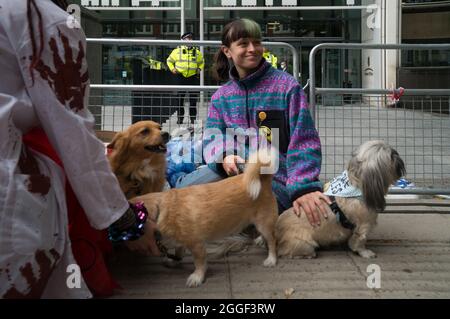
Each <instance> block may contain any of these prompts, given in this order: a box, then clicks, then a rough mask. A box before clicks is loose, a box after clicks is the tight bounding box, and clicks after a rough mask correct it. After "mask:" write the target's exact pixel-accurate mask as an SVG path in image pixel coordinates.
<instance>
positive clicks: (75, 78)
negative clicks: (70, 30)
mask: <svg viewBox="0 0 450 319" xmlns="http://www.w3.org/2000/svg"><path fill="white" fill-rule="evenodd" d="M58 35H59V38H60V41H61V42H62V44H63V47H64V59H65V61H63V60H62V59H61V57H60V55H59V49H58V45H57V40H55V38H53V37H52V38H50V41H49V45H50V49H51V50H52V52H53V64H54V67H55V70H52V69H51V67H50V66H48V65H46V64H45V63H44V61H43V60H42V59H40V60H39V61H38V63H37V64H36V67H35V69H36V70H37V71H38V72H39V74H40V75H41V77H42V78H43V79H44V80H46V81H47V82H48V84H49V85H50V87H51V88H52V89H53V91H54V92H55V94H56V96H57V98H58V100H59V101H60V102H61V103H62V104H64V105H66V103H68V106H69V107H70V108H71V109H72V110H73V111H74V112H78V111H80V110H82V109H83V107H84V105H83V98H84V94H85V91H86V85H87V84H88V80H89V74H88V70H87V69H86V71H85V72H84V73H82V70H81V68H82V67H83V58H84V56H85V53H84V48H83V45H82V42H81V41H79V42H78V55H77V58H76V60H75V61H74V60H73V51H72V48H71V47H70V44H69V39H68V38H67V37H66V36H65V35H64V34H63V33H61V31H60V30H58Z"/></svg>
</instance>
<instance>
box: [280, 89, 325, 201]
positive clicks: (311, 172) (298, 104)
mask: <svg viewBox="0 0 450 319" xmlns="http://www.w3.org/2000/svg"><path fill="white" fill-rule="evenodd" d="M289 101H290V102H289V119H290V120H289V123H290V132H291V139H290V142H289V147H288V152H287V173H288V174H287V175H288V180H287V189H288V192H289V196H290V198H291V200H292V201H294V200H296V199H297V198H298V197H300V196H302V195H304V194H307V193H310V192H314V191H321V190H322V184H321V182H320V181H319V174H320V166H321V162H322V151H321V144H320V139H319V134H318V132H317V130H316V128H315V126H314V121H313V119H312V117H311V113H310V111H309V109H308V104H307V102H306V96H305V94H304V92H303V90H302V88H301V87H300V86H299V85H296V86H295V87H294V88H293V89H292V90H291V92H290V94H289Z"/></svg>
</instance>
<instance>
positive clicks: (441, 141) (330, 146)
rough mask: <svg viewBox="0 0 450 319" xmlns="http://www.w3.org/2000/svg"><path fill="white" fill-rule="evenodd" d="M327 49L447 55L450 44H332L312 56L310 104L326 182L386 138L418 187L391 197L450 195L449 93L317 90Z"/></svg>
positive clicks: (399, 191)
mask: <svg viewBox="0 0 450 319" xmlns="http://www.w3.org/2000/svg"><path fill="white" fill-rule="evenodd" d="M323 49H386V50H387V49H395V50H400V49H419V50H430V49H434V50H447V49H450V44H436V45H435V44H432V45H428V44H414V45H409V44H400V45H390V44H387V45H382V44H342V43H327V44H320V45H318V46H316V47H314V48H313V49H312V50H311V53H310V61H309V69H310V81H309V104H310V108H311V112H312V114H313V118H314V119H315V122H316V126H317V128H318V131H319V134H320V137H321V141H322V151H323V164H322V178H323V179H324V180H328V179H330V178H332V177H334V176H336V175H337V174H339V173H340V172H341V171H342V170H343V169H344V168H345V164H346V163H347V162H348V160H349V159H350V155H351V151H352V150H353V149H354V148H356V147H357V146H358V145H360V144H361V143H363V142H364V141H367V140H371V139H382V140H385V141H387V142H388V143H389V144H391V145H392V146H394V147H395V148H396V149H397V151H398V152H399V153H400V155H401V156H402V158H403V159H404V160H405V164H406V169H407V176H406V178H407V180H409V181H410V182H412V183H413V185H414V186H415V187H411V188H405V189H395V190H391V191H390V193H391V194H415V195H450V116H449V111H450V83H449V89H436V90H431V89H430V90H428V89H414V90H412V89H408V88H405V92H404V96H403V97H402V98H401V99H400V100H399V101H394V100H392V99H391V96H390V95H391V94H392V93H393V92H392V91H391V90H384V89H347V88H344V89H341V88H318V87H316V78H315V62H316V54H317V52H318V51H320V50H323Z"/></svg>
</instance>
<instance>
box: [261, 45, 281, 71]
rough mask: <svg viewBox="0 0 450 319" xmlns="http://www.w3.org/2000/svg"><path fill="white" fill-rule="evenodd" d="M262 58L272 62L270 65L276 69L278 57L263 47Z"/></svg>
mask: <svg viewBox="0 0 450 319" xmlns="http://www.w3.org/2000/svg"><path fill="white" fill-rule="evenodd" d="M263 58H264V59H266V61H267V62H269V63H270V64H272V66H273V67H274V68H275V69H277V68H278V66H277V65H278V58H277V56H276V55H275V54H273V53H272V52H270V51H269V50H267V49H266V48H264V53H263Z"/></svg>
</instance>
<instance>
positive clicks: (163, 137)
mask: <svg viewBox="0 0 450 319" xmlns="http://www.w3.org/2000/svg"><path fill="white" fill-rule="evenodd" d="M161 137H162V139H163V142H164V143H167V142H168V141H169V138H170V135H169V133H167V132H164V131H163V132H161Z"/></svg>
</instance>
